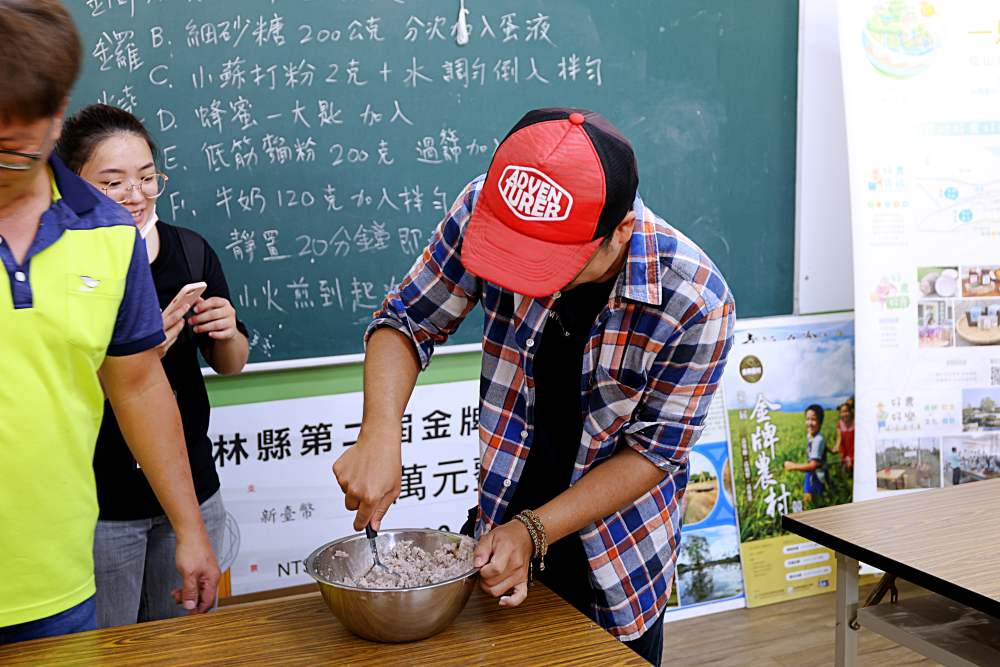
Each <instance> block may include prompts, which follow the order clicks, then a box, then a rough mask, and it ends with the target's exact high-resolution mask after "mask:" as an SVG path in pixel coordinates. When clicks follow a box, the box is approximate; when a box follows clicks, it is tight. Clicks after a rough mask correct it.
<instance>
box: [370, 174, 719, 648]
mask: <svg viewBox="0 0 1000 667" xmlns="http://www.w3.org/2000/svg"><path fill="white" fill-rule="evenodd" d="M483 180H484V178H483V177H479V178H477V179H476V180H474V181H472V182H471V183H470V184H469V185H468V186H467V187H466V188H465V190H464V192H463V193H462V194H461V195H460V196H459V198H458V199H457V200H456V202H455V204H454V206H453V207H452V209H451V210H450V211H449V213H448V215H447V216H446V217H445V218H444V220H443V221H442V222H441V224H440V225H439V226H438V228H437V230H436V231H435V233H434V236H433V238H432V239H431V241H430V243H429V245H428V246H427V248H426V249H425V250H424V252H423V254H422V255H421V256H420V257H419V258H418V259H417V261H416V262H415V263H414V265H413V267H412V268H411V269H410V271H409V273H408V274H407V275H406V277H405V278H403V280H402V281H401V282H400V284H399V285H398V286H397V287H395V288H394V289H393V290H392V291H391V292H390V293H389V294H388V295H387V296H386V298H385V301H384V302H383V304H382V307H381V309H380V310H379V311H378V312H376V313H375V317H374V320H373V321H372V323H371V324H370V325H369V327H368V331H367V332H366V339H367V337H368V336H370V335H371V333H372V332H373V331H374V330H375V329H376V328H378V327H381V326H391V327H393V328H395V329H397V330H399V331H401V332H402V333H404V334H405V335H407V336H408V337H409V338H410V339H411V340H412V341H413V343H414V346H415V347H416V350H417V354H418V355H419V357H420V363H421V365H422V367H425V368H426V366H427V364H428V363H429V362H430V359H431V355H432V353H433V351H434V346H435V345H438V344H441V343H444V342H445V341H446V340H447V338H448V336H449V335H450V334H451V333H453V332H454V331H455V330H456V329H457V328H458V326H459V325H460V324H461V323H462V320H463V319H464V317H465V316H466V315H467V314H468V313H469V311H471V310H472V309H473V308H474V307H475V305H476V304H477V303H478V304H481V305H482V307H483V310H484V312H485V321H484V325H483V329H484V330H483V361H482V379H481V382H480V411H479V441H480V452H481V457H480V458H481V463H480V477H479V510H480V511H479V522H478V525H477V531H476V532H477V534H482V533H483V532H484V531H487V530H489V529H490V528H492V527H493V526H495V525H497V523H498V522H499V521H502V519H503V517H504V515H505V513H506V508H507V504H508V502H510V500H511V498H512V497H513V495H514V490H515V488H516V487H517V481H518V478H519V477H520V475H521V470H522V469H523V467H524V462H525V461H526V460H527V458H528V449H529V448H530V447H531V442H532V419H531V417H530V415H531V408H532V405H533V404H534V382H533V381H532V364H533V359H534V352H535V347H534V346H535V341H537V340H540V338H541V333H542V329H543V327H544V325H545V320H546V317H547V315H548V313H549V311H550V309H551V307H552V305H553V304H554V303H555V300H556V299H557V298H558V297H559V295H558V293H556V294H555V295H552V296H550V297H545V298H541V299H532V298H529V297H525V296H522V295H519V294H514V293H513V292H510V291H508V290H505V289H503V288H501V287H498V286H497V285H493V284H490V283H486V282H484V281H482V280H480V279H479V278H477V277H476V276H474V275H472V274H471V273H469V272H468V271H467V270H466V269H465V267H463V266H462V262H461V246H462V235H463V233H464V230H465V227H466V224H467V223H468V221H469V216H470V213H471V211H472V208H473V206H474V205H475V202H476V198H477V196H478V195H479V191H480V188H481V187H482V183H483ZM634 211H635V214H636V224H635V228H634V231H633V233H632V238H631V242H630V247H629V254H628V259H627V261H626V263H625V265H624V267H623V270H622V271H621V273H620V274H619V277H618V282H617V283H616V285H615V288H614V289H613V290H612V293H611V295H610V297H609V302H608V305H607V307H606V308H605V309H604V310H603V311H602V313H601V314H600V315H599V316H598V319H597V322H596V323H595V325H594V328H593V330H592V332H591V338H590V341H589V342H588V344H587V346H586V348H585V350H584V359H583V375H582V378H581V392H582V394H581V400H582V403H581V405H583V406H586V415H585V417H584V428H583V435H582V437H581V442H580V448H579V452H578V454H577V459H576V465H575V467H574V470H573V476H572V482H573V483H575V482H576V481H577V480H579V479H580V478H581V477H582V476H583V475H585V474H587V471H588V470H590V469H591V468H592V467H594V466H595V465H597V464H598V463H600V462H601V461H603V460H605V459H607V458H609V457H610V456H612V455H613V454H614V453H615V452H616V451H617V450H618V448H619V447H621V446H623V445H627V446H629V447H632V448H633V449H635V450H636V451H638V452H639V453H640V454H642V455H643V456H645V457H646V458H647V459H648V460H649V461H651V462H652V463H654V464H655V465H656V466H658V467H659V468H660V469H662V470H663V472H664V473H665V474H664V477H663V481H661V482H660V483H659V484H658V485H657V486H656V487H655V488H653V489H652V490H651V491H649V492H648V493H646V494H645V495H643V496H642V497H640V498H639V499H638V500H636V501H635V503H633V504H632V505H630V506H628V507H626V508H624V509H622V510H621V511H619V512H616V513H614V514H612V515H611V516H608V517H606V518H604V519H602V520H601V521H598V522H596V523H594V524H591V525H589V526H586V527H584V528H583V530H581V531H580V537H581V539H582V541H583V545H584V548H585V550H586V552H587V556H588V558H589V561H590V567H591V571H592V575H591V584H592V586H593V588H594V590H595V592H596V604H595V605H594V609H593V613H594V617H595V618H596V620H597V622H598V623H599V624H600V625H601V626H603V627H604V628H605V629H607V630H608V631H609V632H610V633H611V634H613V635H615V636H616V637H618V638H619V639H620V640H622V641H629V640H632V639H636V638H638V637H639V636H641V635H642V634H643V632H645V630H646V629H647V627H648V626H649V624H651V623H652V622H653V621H654V620H655V619H656V618H657V616H658V615H659V613H660V612H661V611H662V610H663V608H664V607H665V605H666V603H667V598H668V596H669V593H670V585H671V580H672V575H673V571H674V565H675V562H676V559H677V548H678V546H679V543H680V531H681V512H680V502H681V499H682V497H683V494H684V489H685V487H686V485H687V478H688V453H689V452H690V451H691V447H692V446H693V445H694V443H695V441H696V440H697V439H698V436H699V434H700V433H701V430H702V427H703V426H702V425H703V422H704V419H705V415H706V413H707V412H708V406H709V403H710V402H711V400H712V396H713V394H714V393H715V390H716V388H717V387H718V383H719V380H720V378H721V377H722V371H723V367H724V365H725V362H726V357H727V355H728V354H729V350H730V347H731V346H732V330H733V320H734V317H735V306H734V302H733V297H732V294H731V293H730V291H729V287H728V286H727V285H726V282H725V280H724V279H723V278H722V275H721V274H720V273H719V270H718V269H717V268H716V267H715V265H714V264H713V263H712V261H711V260H710V259H709V258H708V257H707V256H706V255H705V254H704V253H703V252H702V251H701V250H700V249H699V248H698V247H697V246H696V245H695V244H694V243H692V242H691V241H690V240H689V239H688V238H686V237H685V236H684V235H683V234H681V233H680V232H678V231H677V230H675V229H674V228H673V227H671V226H670V225H668V224H667V223H666V222H664V221H663V220H662V219H660V218H659V217H657V216H656V215H655V214H654V213H653V212H652V211H651V210H649V209H648V208H646V207H645V206H644V205H643V203H642V199H641V198H640V197H639V196H638V195H636V199H635V205H634Z"/></svg>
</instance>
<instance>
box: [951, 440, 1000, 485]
mask: <svg viewBox="0 0 1000 667" xmlns="http://www.w3.org/2000/svg"><path fill="white" fill-rule="evenodd" d="M941 442H942V444H941V449H942V450H944V452H943V453H944V485H945V486H956V485H958V484H969V483H970V482H979V481H982V480H984V479H994V478H997V477H1000V433H970V434H967V435H956V436H945V437H944V438H942V439H941Z"/></svg>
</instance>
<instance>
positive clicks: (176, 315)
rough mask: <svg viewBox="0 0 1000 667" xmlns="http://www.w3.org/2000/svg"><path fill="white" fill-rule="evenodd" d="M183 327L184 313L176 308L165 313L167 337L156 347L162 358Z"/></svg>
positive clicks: (164, 320)
mask: <svg viewBox="0 0 1000 667" xmlns="http://www.w3.org/2000/svg"><path fill="white" fill-rule="evenodd" d="M183 328H184V313H181V312H178V311H177V309H176V308H175V309H173V310H170V311H168V312H164V313H163V333H164V335H166V337H167V339H166V340H165V341H163V342H162V343H160V344H159V345H158V346H157V347H156V352H157V354H159V355H160V359H162V358H163V357H164V356H166V354H167V350H169V349H170V346H171V345H173V344H174V342H175V341H176V340H177V336H179V335H180V333H181V329H183Z"/></svg>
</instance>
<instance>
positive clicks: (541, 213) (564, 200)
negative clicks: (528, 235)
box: [498, 165, 573, 222]
mask: <svg viewBox="0 0 1000 667" xmlns="http://www.w3.org/2000/svg"><path fill="white" fill-rule="evenodd" d="M498 187H499V188H500V196H501V197H503V200H504V203H506V204H507V206H508V208H510V211H511V213H513V214H514V215H516V216H517V217H519V218H521V220H526V221H528V222H559V221H560V220H565V219H566V218H568V217H569V212H570V210H571V209H572V208H573V195H571V194H570V193H569V191H568V190H566V188H564V187H562V186H561V185H559V184H558V183H556V182H555V181H553V180H552V179H551V178H549V177H548V176H546V175H545V174H543V173H542V172H540V171H538V170H537V169H532V168H531V167H520V166H517V165H511V166H509V167H507V168H506V169H504V170H503V173H502V174H500V182H499V183H498Z"/></svg>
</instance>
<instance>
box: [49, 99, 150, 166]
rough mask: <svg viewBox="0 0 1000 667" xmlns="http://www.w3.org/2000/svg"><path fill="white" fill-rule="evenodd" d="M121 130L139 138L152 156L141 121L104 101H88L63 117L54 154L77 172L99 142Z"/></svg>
mask: <svg viewBox="0 0 1000 667" xmlns="http://www.w3.org/2000/svg"><path fill="white" fill-rule="evenodd" d="M123 133H125V134H134V135H136V136H138V137H141V138H142V140H143V141H145V142H146V143H147V144H148V145H149V150H150V152H152V154H153V158H154V159H155V158H156V143H155V142H154V141H153V137H151V136H150V134H149V130H147V129H146V127H145V126H144V125H143V124H142V122H141V121H140V120H139V119H138V118H136V117H135V116H133V115H132V114H130V113H129V112H128V111H125V110H124V109H119V108H118V107H112V106H108V105H107V104H91V105H90V106H88V107H84V108H82V109H80V110H79V111H77V112H76V113H75V114H73V115H72V116H70V117H69V118H67V119H66V120H65V121H64V122H63V128H62V134H60V135H59V141H58V142H57V143H56V153H57V154H58V155H59V158H60V159H61V160H62V161H63V162H65V163H66V166H67V167H69V168H70V169H72V170H73V171H75V172H76V173H78V174H79V173H80V171H81V170H82V169H83V165H85V164H87V160H89V159H90V156H91V155H93V154H94V149H96V148H97V146H98V145H99V144H100V143H101V142H102V141H104V140H105V139H107V138H109V137H112V136H114V135H116V134H123Z"/></svg>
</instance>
